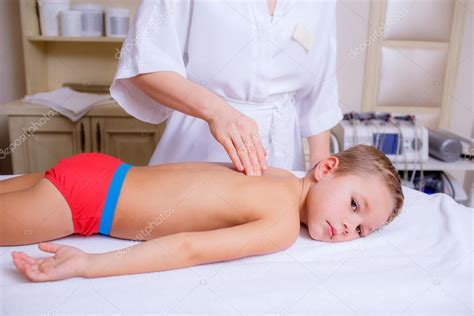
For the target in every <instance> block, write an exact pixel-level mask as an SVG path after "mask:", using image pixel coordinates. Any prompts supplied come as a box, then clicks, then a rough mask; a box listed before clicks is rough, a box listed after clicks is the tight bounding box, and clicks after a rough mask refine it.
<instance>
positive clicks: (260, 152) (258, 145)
mask: <svg viewBox="0 0 474 316" xmlns="http://www.w3.org/2000/svg"><path fill="white" fill-rule="evenodd" d="M250 137H251V138H252V142H253V143H254V145H255V149H256V152H257V158H258V161H259V164H260V167H261V168H262V170H265V169H267V162H266V160H267V158H266V156H267V152H266V150H265V149H264V148H263V144H262V142H261V140H260V136H258V135H255V134H250Z"/></svg>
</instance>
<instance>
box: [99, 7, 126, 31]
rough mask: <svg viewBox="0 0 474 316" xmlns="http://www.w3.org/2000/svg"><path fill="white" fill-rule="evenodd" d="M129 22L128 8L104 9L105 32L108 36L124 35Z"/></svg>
mask: <svg viewBox="0 0 474 316" xmlns="http://www.w3.org/2000/svg"><path fill="white" fill-rule="evenodd" d="M129 24H130V10H129V9H126V8H109V9H107V10H105V33H106V35H107V36H108V37H125V36H127V33H128V26H129Z"/></svg>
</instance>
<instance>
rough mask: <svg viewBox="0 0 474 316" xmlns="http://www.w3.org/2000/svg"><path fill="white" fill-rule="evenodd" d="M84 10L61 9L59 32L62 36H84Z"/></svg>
mask: <svg viewBox="0 0 474 316" xmlns="http://www.w3.org/2000/svg"><path fill="white" fill-rule="evenodd" d="M81 18H82V12H81V11H75V10H67V11H61V12H60V13H59V33H60V34H61V36H67V37H80V36H82V20H81Z"/></svg>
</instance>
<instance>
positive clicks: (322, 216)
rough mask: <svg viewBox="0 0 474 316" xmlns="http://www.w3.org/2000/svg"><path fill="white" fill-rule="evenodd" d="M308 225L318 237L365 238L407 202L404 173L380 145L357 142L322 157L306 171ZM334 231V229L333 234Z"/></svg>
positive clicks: (337, 239)
mask: <svg viewBox="0 0 474 316" xmlns="http://www.w3.org/2000/svg"><path fill="white" fill-rule="evenodd" d="M305 178H306V179H305V181H306V180H307V181H309V182H310V183H311V184H310V188H309V191H308V195H307V197H306V201H305V209H306V224H307V226H308V230H309V234H310V236H311V237H312V238H313V239H316V240H322V241H330V242H339V241H347V240H352V239H355V238H359V237H364V236H367V235H368V234H370V233H371V232H373V231H375V230H376V229H378V228H380V227H382V226H384V225H386V224H388V223H390V222H391V221H392V220H393V219H394V218H395V217H396V216H397V215H398V214H399V212H400V209H401V207H402V205H403V199H404V197H403V192H402V189H401V184H400V177H399V175H398V172H397V170H396V169H395V168H394V167H393V165H392V163H391V162H390V160H389V159H388V158H387V156H385V154H384V153H382V152H381V151H379V150H377V149H376V148H375V147H372V146H367V145H357V146H354V147H351V148H349V149H347V150H344V151H342V152H340V153H337V154H335V155H332V156H329V157H327V158H325V159H323V160H321V161H320V162H319V163H318V164H317V165H315V166H314V167H313V168H312V169H311V170H309V171H308V173H307V174H306V176H305ZM331 232H333V233H331Z"/></svg>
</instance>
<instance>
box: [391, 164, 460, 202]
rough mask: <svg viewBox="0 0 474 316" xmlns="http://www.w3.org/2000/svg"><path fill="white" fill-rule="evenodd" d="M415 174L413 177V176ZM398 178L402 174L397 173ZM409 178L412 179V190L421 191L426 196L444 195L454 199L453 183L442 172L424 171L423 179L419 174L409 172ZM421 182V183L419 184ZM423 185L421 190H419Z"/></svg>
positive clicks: (400, 172)
mask: <svg viewBox="0 0 474 316" xmlns="http://www.w3.org/2000/svg"><path fill="white" fill-rule="evenodd" d="M413 173H415V175H413ZM399 174H400V177H402V176H403V172H402V171H399ZM409 177H413V179H414V180H413V189H415V190H418V191H423V192H424V193H426V194H435V193H446V194H448V195H449V196H451V197H452V198H453V199H455V198H456V192H455V188H454V185H453V183H452V182H451V180H450V179H449V177H448V175H447V174H446V173H444V172H443V171H425V172H424V175H423V179H421V177H420V172H418V171H409ZM421 180H423V183H422V182H421ZM421 184H423V188H421Z"/></svg>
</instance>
